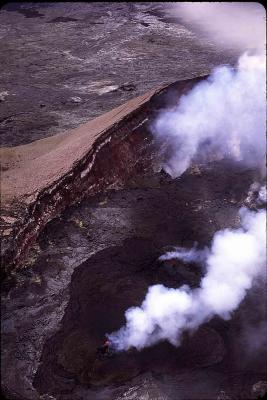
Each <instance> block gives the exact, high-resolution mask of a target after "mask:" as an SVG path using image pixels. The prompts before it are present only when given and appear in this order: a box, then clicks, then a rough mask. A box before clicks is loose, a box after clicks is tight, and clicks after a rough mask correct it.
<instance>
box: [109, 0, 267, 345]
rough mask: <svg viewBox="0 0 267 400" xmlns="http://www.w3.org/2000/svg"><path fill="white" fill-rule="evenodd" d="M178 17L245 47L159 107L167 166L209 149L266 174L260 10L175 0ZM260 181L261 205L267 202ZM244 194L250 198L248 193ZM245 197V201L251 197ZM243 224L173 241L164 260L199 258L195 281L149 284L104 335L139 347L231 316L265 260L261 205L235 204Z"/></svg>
mask: <svg viewBox="0 0 267 400" xmlns="http://www.w3.org/2000/svg"><path fill="white" fill-rule="evenodd" d="M174 7H177V10H178V11H177V17H178V18H182V19H183V20H187V21H189V23H190V24H191V25H194V26H196V25H197V26H198V27H199V28H200V29H202V31H205V32H206V33H207V34H209V35H210V37H212V40H213V41H217V43H219V42H220V44H222V45H230V46H231V47H236V48H238V51H242V52H243V53H244V54H243V55H242V56H241V57H240V58H239V60H238V63H237V66H236V68H231V67H229V66H221V67H219V68H217V69H215V70H214V72H213V73H212V74H211V75H210V76H209V78H208V79H207V80H205V81H202V82H200V83H198V84H197V85H196V86H195V87H194V88H193V89H192V90H191V91H190V92H189V93H187V94H186V95H183V96H182V97H181V98H180V99H179V100H178V102H177V105H176V106H175V107H172V108H171V109H167V110H163V111H162V112H161V113H160V114H159V117H158V118H157V119H156V121H155V122H154V123H153V124H152V126H151V130H152V132H153V134H154V136H155V138H156V139H157V140H158V141H159V142H161V143H163V144H164V148H165V149H166V160H165V162H164V165H163V167H164V169H165V171H166V172H167V173H169V174H170V175H171V176H172V177H177V176H180V175H181V174H182V173H183V172H184V171H186V169H187V168H188V167H189V166H190V165H191V164H192V162H194V161H199V160H201V161H208V160H209V159H210V156H211V155H214V154H216V155H217V156H216V157H220V158H222V157H228V158H232V159H235V160H238V161H240V162H243V163H245V164H246V165H250V166H251V167H255V168H258V169H259V170H260V171H261V173H262V175H264V173H265V149H266V139H265V133H266V89H265V87H266V60H265V53H264V48H265V44H264V43H265V11H264V9H263V8H262V6H261V5H259V4H258V5H257V6H256V8H255V6H254V5H253V4H252V3H248V5H245V3H239V4H238V3H229V4H227V3H205V2H204V3H180V4H177V5H175V6H174ZM261 185H262V183H257V184H256V186H257V187H252V188H251V196H250V195H249V196H250V197H251V200H253V196H254V192H255V191H257V192H258V193H259V194H258V199H257V201H256V203H257V205H258V206H261V205H262V204H263V203H264V201H266V189H265V188H264V186H262V187H261ZM250 197H249V199H250ZM249 199H248V200H249ZM240 217H241V227H240V228H239V229H235V230H231V229H225V230H222V231H218V232H217V233H216V234H215V235H214V238H213V241H212V244H211V248H210V249H204V250H197V249H196V247H194V248H193V249H191V250H190V249H189V250H188V249H183V248H176V249H175V250H174V251H173V252H169V253H167V254H165V255H163V256H161V260H166V259H170V258H174V257H175V258H178V259H181V260H183V261H184V262H192V261H194V262H198V263H201V264H202V265H204V267H205V269H204V271H205V275H204V276H203V278H202V280H201V282H200V285H199V287H198V288H194V289H191V288H190V287H189V286H187V285H184V286H181V287H180V288H178V289H173V288H167V287H165V286H163V285H154V286H151V287H150V288H149V289H148V292H147V295H146V297H145V300H144V301H143V303H142V304H141V306H140V307H132V308H130V309H128V310H127V311H126V313H125V318H126V324H125V325H124V326H123V327H122V328H121V329H120V330H118V331H117V332H113V333H112V334H110V335H109V337H110V339H111V341H112V342H113V344H114V346H115V347H116V348H117V350H127V349H128V348H130V347H132V346H134V347H136V348H137V349H142V348H143V347H146V346H151V345H153V344H154V343H156V342H158V341H161V340H168V341H169V342H170V343H172V344H173V345H179V343H180V341H181V339H182V334H183V332H185V331H192V330H194V329H197V328H198V327H199V325H200V324H202V323H204V322H207V321H209V320H210V319H211V318H212V317H213V316H215V315H218V316H220V317H222V318H224V319H229V318H230V316H231V313H232V312H233V311H234V310H236V309H237V307H238V306H239V304H240V303H241V302H242V300H243V299H244V297H245V295H246V293H247V291H248V290H249V289H250V288H251V287H252V285H253V283H254V281H255V280H256V279H257V277H259V276H260V275H261V274H264V271H265V263H266V248H265V243H266V241H265V227H266V211H265V210H259V211H257V212H256V211H250V210H248V209H247V208H244V207H243V208H241V209H240Z"/></svg>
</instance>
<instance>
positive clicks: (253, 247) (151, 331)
mask: <svg viewBox="0 0 267 400" xmlns="http://www.w3.org/2000/svg"><path fill="white" fill-rule="evenodd" d="M240 217H241V221H242V226H241V228H240V229H236V230H230V229H225V230H222V231H218V232H217V233H216V234H215V236H214V238H213V242H212V246H211V249H210V250H209V252H208V255H207V260H206V268H207V273H206V275H205V276H204V277H203V278H202V280H201V282H200V287H199V288H196V289H190V288H189V287H188V286H187V285H184V286H182V287H180V288H179V289H172V288H167V287H165V286H163V285H154V286H151V287H150V288H149V289H148V293H147V295H146V298H145V300H144V301H143V303H142V304H141V306H140V307H133V308H130V309H128V310H127V311H126V313H125V317H126V325H125V326H123V327H122V328H121V329H120V330H119V331H117V332H115V333H113V334H111V335H109V337H110V339H111V340H112V342H113V343H114V346H115V347H116V348H117V350H127V349H128V348H130V347H132V346H134V347H136V348H137V349H142V348H143V347H146V346H151V345H153V344H154V343H156V342H158V341H161V340H164V339H166V340H168V341H169V342H170V343H172V344H173V345H179V343H180V340H181V335H182V333H183V332H184V331H187V330H194V329H196V328H197V327H198V326H199V325H200V324H202V323H204V322H206V321H208V320H210V319H211V318H212V317H213V316H215V315H219V316H221V317H222V318H224V319H229V318H230V316H231V313H232V312H233V311H234V310H235V309H236V308H237V307H238V306H239V304H240V302H241V301H242V300H243V299H244V297H245V295H246V292H247V291H248V290H249V289H250V288H251V286H252V284H253V281H254V279H256V278H257V277H258V276H260V275H261V274H264V269H265V263H266V248H265V226H266V212H265V211H263V210H261V211H259V212H254V211H249V210H248V209H246V208H241V210H240ZM181 255H182V256H181V258H183V254H182V252H181Z"/></svg>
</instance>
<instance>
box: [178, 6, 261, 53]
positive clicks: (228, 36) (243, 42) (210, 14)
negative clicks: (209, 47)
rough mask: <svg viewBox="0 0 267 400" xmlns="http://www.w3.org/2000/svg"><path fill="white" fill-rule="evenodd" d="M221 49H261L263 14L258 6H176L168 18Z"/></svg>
mask: <svg viewBox="0 0 267 400" xmlns="http://www.w3.org/2000/svg"><path fill="white" fill-rule="evenodd" d="M173 13H174V14H175V15H176V16H177V18H179V19H182V21H184V22H185V23H187V22H189V23H190V25H191V26H192V25H193V26H194V28H195V29H198V30H200V31H202V32H205V33H206V35H208V36H209V37H210V39H211V40H212V41H213V42H214V41H215V42H217V44H219V45H221V46H225V47H229V46H230V47H231V48H233V47H235V48H238V49H240V50H242V51H244V50H245V49H249V48H250V49H256V50H262V49H264V48H265V29H266V14H265V9H264V7H263V6H262V5H261V4H259V3H252V2H251V3H245V2H229V3H227V2H201V3H198V2H196V3H191V2H179V3H177V4H176V5H175V6H174V9H173V10H172V14H173Z"/></svg>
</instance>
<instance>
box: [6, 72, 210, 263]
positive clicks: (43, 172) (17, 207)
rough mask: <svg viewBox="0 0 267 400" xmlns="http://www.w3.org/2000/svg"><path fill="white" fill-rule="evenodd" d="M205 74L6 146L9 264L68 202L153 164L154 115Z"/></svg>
mask: <svg viewBox="0 0 267 400" xmlns="http://www.w3.org/2000/svg"><path fill="white" fill-rule="evenodd" d="M200 79H203V77H201V78H195V79H191V80H185V81H180V82H177V83H175V84H172V85H170V86H169V87H165V88H159V89H156V90H154V91H150V92H149V93H147V94H145V95H143V96H140V97H137V98H135V99H132V100H130V101H129V102H127V103H125V104H124V105H122V106H119V107H117V108H115V109H114V110H112V111H110V112H108V113H106V114H104V115H103V116H100V117H98V118H96V119H95V120H93V121H89V122H88V123H86V124H84V125H82V126H80V127H78V128H76V129H74V130H72V131H69V132H66V133H63V134H59V135H55V136H53V137H51V138H45V139H41V140H39V141H36V142H33V143H30V144H28V145H22V146H18V147H13V148H3V149H1V160H2V169H3V172H2V217H1V220H2V235H3V237H4V244H3V249H2V251H3V264H4V267H5V269H6V270H7V269H9V268H10V267H12V266H14V265H16V264H18V263H19V262H20V260H21V258H22V257H23V255H24V254H25V252H26V251H27V249H28V248H29V247H30V246H31V244H33V243H34V241H35V239H36V237H37V236H38V233H39V232H40V230H41V229H42V228H43V227H44V225H45V224H46V223H47V222H48V221H49V220H51V219H52V218H53V217H55V216H56V215H59V214H60V213H61V212H62V211H63V210H64V209H65V208H66V207H68V206H70V205H72V204H74V203H76V202H78V201H80V200H81V199H82V198H84V197H86V196H88V195H92V194H95V193H97V192H99V191H100V190H103V189H106V188H110V187H118V186H119V185H120V184H122V183H123V182H124V181H125V180H126V179H127V178H129V177H130V176H131V175H133V173H134V171H135V172H138V171H140V170H144V171H145V170H146V169H149V168H151V166H152V164H153V163H152V162H151V160H152V158H153V155H152V154H153V151H152V148H151V145H152V139H151V137H150V134H149V131H148V129H147V122H148V120H149V118H150V117H152V115H153V113H154V112H156V111H157V109H158V108H161V107H164V105H166V102H169V101H171V99H172V96H171V95H170V92H169V90H170V91H173V92H175V96H173V98H176V99H177V98H179V95H181V94H182V93H184V92H186V91H187V90H189V89H190V88H191V87H192V86H193V85H194V84H195V83H196V82H198V81H199V80H200Z"/></svg>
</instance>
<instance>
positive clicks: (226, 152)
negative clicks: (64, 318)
mask: <svg viewBox="0 0 267 400" xmlns="http://www.w3.org/2000/svg"><path fill="white" fill-rule="evenodd" d="M265 82H266V65H265V57H264V56H262V55H248V54H244V55H243V56H241V57H240V59H239V62H238V66H237V69H232V68H230V67H227V66H222V67H219V68H217V69H216V70H215V71H214V72H213V73H212V74H211V75H210V77H209V78H208V79H207V80H206V81H204V82H200V83H199V84H198V85H196V86H195V87H194V88H193V89H192V90H191V91H190V92H189V93H188V94H187V95H184V96H182V97H181V98H180V100H179V103H178V105H177V106H176V107H175V108H174V109H171V110H164V111H162V112H161V114H160V115H159V117H158V118H157V120H156V121H155V122H154V123H153V126H152V131H153V134H154V136H155V137H156V138H157V139H158V140H159V141H161V142H163V143H168V157H167V160H166V161H165V163H164V165H163V167H164V169H165V171H166V172H167V173H169V174H170V175H171V176H172V177H177V176H179V175H181V174H182V173H183V172H184V171H185V170H186V169H187V168H188V167H189V166H190V164H191V162H192V160H193V159H195V158H197V157H198V156H201V157H202V159H203V158H204V160H205V158H206V159H208V156H209V155H210V154H214V153H219V154H220V156H221V157H223V156H226V157H231V158H233V159H236V160H239V161H243V162H244V163H246V164H248V165H251V166H254V167H258V168H259V169H260V171H261V172H262V173H263V172H264V171H265V145H266V142H265V132H266V89H265Z"/></svg>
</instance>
